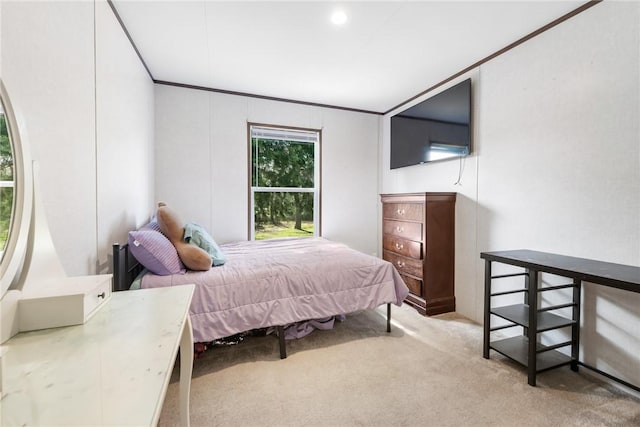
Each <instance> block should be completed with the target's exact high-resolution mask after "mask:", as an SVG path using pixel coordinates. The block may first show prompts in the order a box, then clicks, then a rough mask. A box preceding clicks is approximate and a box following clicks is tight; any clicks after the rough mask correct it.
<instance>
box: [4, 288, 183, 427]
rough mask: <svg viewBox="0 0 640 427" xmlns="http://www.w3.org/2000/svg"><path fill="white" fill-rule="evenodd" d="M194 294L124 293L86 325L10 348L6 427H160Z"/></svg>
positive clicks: (22, 338) (19, 338)
mask: <svg viewBox="0 0 640 427" xmlns="http://www.w3.org/2000/svg"><path fill="white" fill-rule="evenodd" d="M193 289H194V286H193V285H186V286H175V287H168V288H157V289H143V290H136V291H129V292H117V293H114V294H113V296H112V298H111V300H110V301H108V302H107V303H105V304H104V306H103V307H102V308H100V309H99V311H98V312H97V313H96V314H95V316H93V317H92V318H91V319H90V320H89V321H87V322H86V323H85V324H83V325H76V326H69V327H64V328H54V329H44V330H40V331H33V332H26V333H20V334H18V335H16V336H15V337H13V338H12V339H10V340H9V341H7V342H6V343H4V344H3V349H4V350H5V354H4V355H3V356H2V359H1V363H2V382H3V384H2V401H1V402H0V413H1V420H0V421H1V422H0V424H2V425H3V426H10V425H65V426H74V425H75V426H78V425H83V426H86V425H119V426H125V425H138V426H139V425H153V424H154V423H156V422H157V420H158V416H159V414H160V410H161V408H162V404H163V402H164V397H165V393H166V390H167V386H168V384H169V379H170V377H171V372H172V371H173V366H174V362H175V358H176V355H177V351H178V348H179V344H180V338H181V336H182V332H183V329H184V325H185V322H186V321H187V316H188V314H189V306H190V303H191V297H192V295H193Z"/></svg>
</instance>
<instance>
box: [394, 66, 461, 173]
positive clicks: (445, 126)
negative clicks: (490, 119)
mask: <svg viewBox="0 0 640 427" xmlns="http://www.w3.org/2000/svg"><path fill="white" fill-rule="evenodd" d="M470 152H471V79H467V80H465V81H463V82H461V83H458V84H457V85H455V86H452V87H450V88H449V89H447V90H445V91H443V92H440V93H439V94H437V95H435V96H433V97H431V98H428V99H426V100H424V101H422V102H421V103H419V104H416V105H414V106H413V107H411V108H409V109H407V110H405V111H402V112H400V113H398V114H396V115H395V116H392V117H391V169H397V168H402V167H405V166H413V165H417V164H421V163H427V162H432V161H436V160H444V159H450V158H458V157H462V156H466V155H468V154H469V153H470Z"/></svg>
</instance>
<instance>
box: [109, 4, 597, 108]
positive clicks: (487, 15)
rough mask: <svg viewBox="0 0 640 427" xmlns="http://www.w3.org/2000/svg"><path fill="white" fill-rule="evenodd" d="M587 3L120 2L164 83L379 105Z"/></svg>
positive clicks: (438, 79)
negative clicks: (339, 17) (338, 14)
mask: <svg viewBox="0 0 640 427" xmlns="http://www.w3.org/2000/svg"><path fill="white" fill-rule="evenodd" d="M584 3H585V1H491V2H489V1H470V2H463V1H348V2H337V1H252V2H249V1H212V0H209V1H202V0H200V1H167V0H158V1H153V0H151V1H150V0H144V1H133V0H112V5H113V6H114V7H115V9H116V11H117V14H118V15H119V16H120V19H121V21H122V23H123V25H124V26H125V28H126V29H127V31H128V32H129V35H130V37H131V39H132V40H133V42H134V44H135V46H136V47H137V49H138V51H139V53H140V55H141V57H142V59H143V60H144V62H145V64H146V66H147V67H148V69H149V72H150V73H151V75H152V77H153V79H154V80H156V81H164V82H171V83H177V84H184V85H193V86H202V87H206V88H211V89H215V90H221V91H230V92H239V93H244V94H251V95H257V96H264V97H273V98H282V99H288V100H293V101H299V102H308V103H314V104H323V105H330V106H336V107H342V108H350V109H357V110H364V111H372V112H387V111H389V110H391V109H392V108H394V107H396V106H398V105H399V104H402V103H403V102H405V101H406V100H408V99H410V98H412V97H414V96H415V95H417V94H419V93H422V92H424V91H425V90H426V89H427V88H429V87H432V86H434V85H436V84H438V83H439V82H442V81H443V80H445V79H447V78H449V77H451V76H452V75H454V74H456V73H458V72H460V71H462V70H464V69H465V68H467V67H469V66H470V65H472V64H474V63H476V62H477V61H480V60H482V59H483V58H486V57H487V56H489V55H491V54H493V53H495V52H497V51H499V50H500V49H502V48H504V47H505V46H507V45H509V44H511V43H513V42H514V41H516V40H518V39H519V38H521V37H523V36H526V35H527V34H529V33H531V32H533V31H535V30H537V29H539V28H540V27H542V26H544V25H546V24H548V23H550V22H552V21H554V20H556V19H557V18H560V17H561V16H562V15H564V14H566V13H568V12H571V11H573V10H574V9H576V8H578V7H580V6H582V5H583V4H584ZM336 9H341V10H343V11H344V12H345V13H346V14H347V17H348V20H347V22H346V23H345V24H344V25H341V26H337V25H334V24H332V23H331V21H330V16H331V14H332V12H333V11H334V10H336Z"/></svg>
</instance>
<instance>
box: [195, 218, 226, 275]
mask: <svg viewBox="0 0 640 427" xmlns="http://www.w3.org/2000/svg"><path fill="white" fill-rule="evenodd" d="M184 241H185V242H187V243H193V244H194V245H196V246H198V247H199V248H202V249H204V250H205V251H207V253H208V254H209V255H211V261H212V263H213V265H214V266H218V265H222V264H224V263H225V262H226V261H227V258H226V256H225V255H224V253H223V252H222V250H221V249H220V247H219V246H218V244H217V243H216V242H215V240H213V237H211V235H210V234H209V233H207V230H205V229H204V228H203V227H202V226H200V225H198V224H193V223H188V224H187V225H185V226H184Z"/></svg>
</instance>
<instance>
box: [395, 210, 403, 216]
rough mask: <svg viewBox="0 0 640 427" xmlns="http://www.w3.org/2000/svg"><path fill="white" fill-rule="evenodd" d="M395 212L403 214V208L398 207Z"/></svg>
mask: <svg viewBox="0 0 640 427" xmlns="http://www.w3.org/2000/svg"><path fill="white" fill-rule="evenodd" d="M396 212H397V213H398V215H404V209H398V210H397V211H396Z"/></svg>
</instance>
